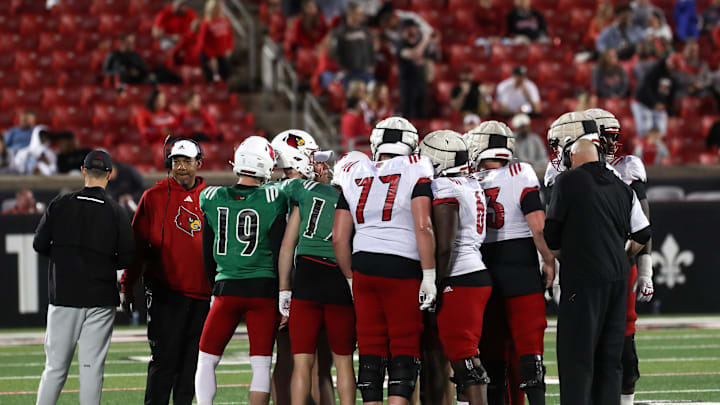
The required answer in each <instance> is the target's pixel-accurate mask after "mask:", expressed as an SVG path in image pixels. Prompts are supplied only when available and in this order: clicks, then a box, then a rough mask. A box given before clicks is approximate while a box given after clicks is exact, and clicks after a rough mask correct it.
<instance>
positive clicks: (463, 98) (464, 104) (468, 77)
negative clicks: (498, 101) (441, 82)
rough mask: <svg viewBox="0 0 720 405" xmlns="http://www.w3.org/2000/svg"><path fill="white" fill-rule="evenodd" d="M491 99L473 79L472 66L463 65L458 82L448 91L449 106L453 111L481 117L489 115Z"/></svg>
mask: <svg viewBox="0 0 720 405" xmlns="http://www.w3.org/2000/svg"><path fill="white" fill-rule="evenodd" d="M491 102H492V100H491V99H490V97H489V96H488V95H487V94H485V92H484V91H483V89H482V87H481V86H480V83H479V82H476V81H474V80H473V75H472V67H471V66H465V68H464V69H463V71H462V73H461V74H460V82H459V83H458V84H456V85H455V86H454V87H453V88H452V91H451V92H450V106H451V107H452V109H453V110H454V111H459V112H461V113H471V114H477V115H479V116H481V117H487V116H489V115H490V112H491V108H490V103H491Z"/></svg>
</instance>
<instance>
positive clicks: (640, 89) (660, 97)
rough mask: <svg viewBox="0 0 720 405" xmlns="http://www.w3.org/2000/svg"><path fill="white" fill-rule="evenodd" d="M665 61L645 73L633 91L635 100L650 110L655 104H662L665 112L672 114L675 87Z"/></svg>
mask: <svg viewBox="0 0 720 405" xmlns="http://www.w3.org/2000/svg"><path fill="white" fill-rule="evenodd" d="M666 60H667V59H666V58H662V59H660V60H658V61H657V62H655V64H654V65H652V66H651V67H650V69H649V70H648V71H647V73H645V75H644V76H643V78H642V80H641V81H640V83H639V84H638V86H637V89H635V99H637V101H639V102H640V103H642V104H643V105H645V106H646V107H647V108H651V109H652V108H655V105H656V104H657V103H661V104H664V105H665V109H666V110H667V112H668V113H672V108H673V99H674V96H675V90H676V89H677V85H676V83H675V79H673V76H672V73H671V72H670V70H669V69H668V68H667V63H666Z"/></svg>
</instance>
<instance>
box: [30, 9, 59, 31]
mask: <svg viewBox="0 0 720 405" xmlns="http://www.w3.org/2000/svg"><path fill="white" fill-rule="evenodd" d="M59 24H60V20H59V19H57V18H55V17H51V16H45V15H42V14H24V15H21V16H20V33H21V34H26V35H36V34H37V33H38V32H40V31H48V32H51V31H57V29H58V25H59Z"/></svg>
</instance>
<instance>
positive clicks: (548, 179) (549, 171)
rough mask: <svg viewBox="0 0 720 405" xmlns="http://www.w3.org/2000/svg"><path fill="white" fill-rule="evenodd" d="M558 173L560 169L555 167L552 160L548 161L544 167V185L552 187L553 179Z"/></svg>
mask: <svg viewBox="0 0 720 405" xmlns="http://www.w3.org/2000/svg"><path fill="white" fill-rule="evenodd" d="M559 174H560V171H558V170H557V169H556V168H555V166H554V165H553V164H552V162H548V164H547V168H546V169H545V178H544V181H545V187H552V186H553V184H555V179H556V178H557V176H558V175H559Z"/></svg>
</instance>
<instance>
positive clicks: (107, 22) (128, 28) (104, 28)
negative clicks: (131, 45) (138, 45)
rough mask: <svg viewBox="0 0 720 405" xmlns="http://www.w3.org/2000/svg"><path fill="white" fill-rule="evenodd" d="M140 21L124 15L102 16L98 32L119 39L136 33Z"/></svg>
mask: <svg viewBox="0 0 720 405" xmlns="http://www.w3.org/2000/svg"><path fill="white" fill-rule="evenodd" d="M139 24H140V20H139V19H137V18H132V17H128V16H125V15H122V14H102V15H100V23H99V25H98V32H99V33H101V34H105V35H110V36H113V37H118V36H120V35H121V34H123V33H126V32H135V31H136V29H137V27H138V25H139Z"/></svg>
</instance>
